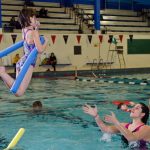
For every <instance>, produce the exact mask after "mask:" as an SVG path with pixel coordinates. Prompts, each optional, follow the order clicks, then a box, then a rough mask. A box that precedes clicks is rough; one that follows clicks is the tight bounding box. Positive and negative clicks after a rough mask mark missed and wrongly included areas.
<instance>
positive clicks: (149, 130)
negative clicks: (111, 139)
mask: <svg viewBox="0 0 150 150" xmlns="http://www.w3.org/2000/svg"><path fill="white" fill-rule="evenodd" d="M83 111H84V112H85V113H87V114H89V115H91V116H93V117H94V118H95V121H96V123H97V125H98V126H99V128H100V129H101V130H102V131H104V132H107V133H112V134H115V133H121V134H122V140H123V141H124V142H125V143H126V144H130V143H133V141H136V146H137V147H138V148H146V144H147V143H148V142H150V126H148V125H146V123H147V121H148V118H149V108H148V107H147V106H146V105H145V104H144V103H139V104H136V105H135V106H134V107H133V108H132V109H131V112H130V117H131V118H132V122H131V123H121V122H120V121H119V120H118V119H117V118H116V116H115V114H114V113H113V112H111V115H106V116H105V121H106V122H108V123H111V124H112V125H107V124H106V123H104V122H103V121H102V119H101V118H100V117H99V115H98V111H97V107H96V106H95V107H94V108H93V107H91V106H90V105H87V104H86V105H84V106H83Z"/></svg>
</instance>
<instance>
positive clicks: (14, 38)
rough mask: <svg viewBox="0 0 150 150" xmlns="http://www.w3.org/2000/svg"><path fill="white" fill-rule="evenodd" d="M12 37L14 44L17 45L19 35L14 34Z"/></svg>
mask: <svg viewBox="0 0 150 150" xmlns="http://www.w3.org/2000/svg"><path fill="white" fill-rule="evenodd" d="M11 37H12V40H13V43H15V42H16V38H17V34H12V35H11Z"/></svg>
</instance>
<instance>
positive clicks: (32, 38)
mask: <svg viewBox="0 0 150 150" xmlns="http://www.w3.org/2000/svg"><path fill="white" fill-rule="evenodd" d="M19 22H20V24H21V27H22V38H23V40H24V44H23V46H24V56H23V57H22V58H21V59H20V60H19V61H18V62H17V64H16V77H17V76H18V73H19V72H20V70H21V69H22V67H23V65H24V63H25V61H26V59H27V58H28V56H29V55H30V53H31V51H32V50H33V49H34V48H35V47H36V48H37V50H38V53H42V52H43V51H44V50H45V48H46V46H47V42H48V39H47V38H45V43H44V44H43V45H42V44H41V42H40V37H39V32H38V27H39V25H40V24H39V22H38V21H37V18H36V16H35V13H34V11H33V10H32V9H23V10H21V11H20V14H19ZM35 63H36V60H35V61H34V62H33V63H32V64H31V65H30V67H29V69H28V71H27V73H26V74H25V77H24V79H23V81H22V83H21V85H20V87H19V89H18V91H17V92H16V94H15V96H22V95H23V94H24V92H25V91H26V89H27V87H28V85H29V83H30V81H31V78H32V73H33V68H34V67H35ZM0 77H1V78H2V80H3V81H4V82H5V84H6V85H7V86H8V87H9V88H11V87H12V85H13V83H14V79H13V78H12V77H11V76H10V75H9V74H8V73H6V71H5V67H3V66H1V67H0Z"/></svg>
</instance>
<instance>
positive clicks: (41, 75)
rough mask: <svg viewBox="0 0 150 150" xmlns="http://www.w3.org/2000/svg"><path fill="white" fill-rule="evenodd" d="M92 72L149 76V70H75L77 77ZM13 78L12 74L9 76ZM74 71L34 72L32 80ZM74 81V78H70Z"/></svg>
mask: <svg viewBox="0 0 150 150" xmlns="http://www.w3.org/2000/svg"><path fill="white" fill-rule="evenodd" d="M92 72H94V73H95V74H96V75H102V76H103V75H106V76H113V75H132V74H150V68H128V69H105V70H104V69H103V70H77V74H78V76H84V77H86V76H93V75H92ZM10 75H11V76H13V77H15V74H14V73H11V74H10ZM74 76H75V71H74V70H72V71H48V72H34V73H33V78H61V77H66V78H67V77H68V78H69V77H74ZM72 79H74V78H72Z"/></svg>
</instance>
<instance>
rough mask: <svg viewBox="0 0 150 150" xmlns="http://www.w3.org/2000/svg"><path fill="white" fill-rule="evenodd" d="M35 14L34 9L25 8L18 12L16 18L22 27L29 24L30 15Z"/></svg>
mask: <svg viewBox="0 0 150 150" xmlns="http://www.w3.org/2000/svg"><path fill="white" fill-rule="evenodd" d="M33 16H36V14H35V11H34V10H33V9H30V8H27V9H22V10H21V11H20V13H19V16H18V20H19V22H20V24H21V27H22V28H25V27H28V26H30V23H31V21H30V17H33Z"/></svg>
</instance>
